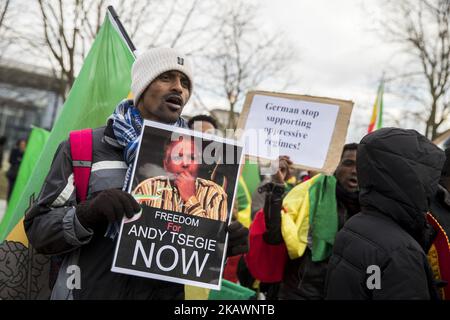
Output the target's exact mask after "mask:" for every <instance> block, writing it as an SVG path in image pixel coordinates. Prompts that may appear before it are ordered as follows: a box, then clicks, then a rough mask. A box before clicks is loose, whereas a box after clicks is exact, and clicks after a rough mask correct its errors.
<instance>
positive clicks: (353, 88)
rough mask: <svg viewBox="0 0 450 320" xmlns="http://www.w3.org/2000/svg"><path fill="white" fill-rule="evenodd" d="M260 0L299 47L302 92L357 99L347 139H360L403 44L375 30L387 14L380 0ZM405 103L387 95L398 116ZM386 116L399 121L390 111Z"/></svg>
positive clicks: (266, 13) (267, 13)
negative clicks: (384, 74) (381, 84)
mask: <svg viewBox="0 0 450 320" xmlns="http://www.w3.org/2000/svg"><path fill="white" fill-rule="evenodd" d="M260 2H261V6H262V9H263V11H262V12H263V16H264V17H266V18H267V20H266V21H267V22H268V23H270V25H272V26H273V28H279V29H280V30H281V31H282V32H284V33H286V35H287V37H288V38H289V40H290V41H292V42H293V43H295V44H296V46H297V47H298V50H299V53H300V54H299V58H298V62H297V65H296V66H295V70H298V74H299V81H298V84H297V86H296V87H297V88H296V89H297V90H298V93H304V94H310V95H317V96H326V97H331V98H340V99H346V100H352V101H354V102H355V106H354V109H353V113H352V119H351V123H350V128H349V134H348V138H347V140H349V141H359V140H360V139H361V138H362V137H363V136H364V134H365V133H366V128H367V125H368V123H369V121H370V116H371V112H372V110H371V109H372V105H373V103H374V100H375V96H376V91H377V86H378V81H379V79H380V78H381V76H382V72H383V70H385V71H388V68H389V64H390V62H391V60H392V58H393V57H394V56H395V52H396V50H397V49H398V48H394V47H393V46H390V45H386V43H383V41H382V39H381V37H380V35H379V33H377V32H375V28H374V25H375V21H376V20H377V19H378V18H379V17H380V15H381V14H382V11H381V10H380V7H379V3H380V1H376V0H364V1H363V0H340V1H333V0H315V1H312V0H309V1H295V0H278V1H271V0H263V1H260ZM292 89H294V88H292ZM387 89H389V88H387ZM399 103H401V101H399V99H398V97H396V96H393V95H391V94H389V93H386V94H385V96H384V105H385V109H389V108H391V110H389V111H388V112H391V113H392V114H395V115H398V113H399V112H400V111H396V110H395V109H398V104H399ZM385 118H386V119H385V120H386V121H385V122H386V123H387V124H391V125H392V124H393V123H392V122H391V121H390V119H389V116H387V115H386V117H385Z"/></svg>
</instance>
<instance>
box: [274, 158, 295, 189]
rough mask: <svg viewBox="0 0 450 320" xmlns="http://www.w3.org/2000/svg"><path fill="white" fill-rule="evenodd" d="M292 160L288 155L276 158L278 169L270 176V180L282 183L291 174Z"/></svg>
mask: <svg viewBox="0 0 450 320" xmlns="http://www.w3.org/2000/svg"><path fill="white" fill-rule="evenodd" d="M292 164H293V163H292V161H291V159H290V158H289V157H288V156H280V157H279V158H278V170H277V172H276V173H275V174H274V175H273V176H272V182H275V183H280V184H283V183H284V182H285V181H286V180H287V179H289V178H290V176H291V166H292Z"/></svg>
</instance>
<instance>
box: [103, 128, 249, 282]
mask: <svg viewBox="0 0 450 320" xmlns="http://www.w3.org/2000/svg"><path fill="white" fill-rule="evenodd" d="M241 160H242V147H240V146H239V145H237V144H236V142H235V141H233V140H227V139H224V138H221V137H217V136H212V135H208V134H202V133H201V132H195V131H191V130H187V129H182V128H177V127H174V126H169V125H164V124H160V123H156V122H152V121H148V120H145V121H144V126H143V129H142V133H141V141H140V145H139V147H138V150H137V154H136V160H135V163H134V167H133V172H132V176H131V179H132V180H131V183H130V185H129V189H128V192H130V193H131V194H132V195H133V196H134V198H135V199H136V200H137V201H138V202H139V203H140V205H141V207H142V210H141V212H140V213H138V214H136V215H135V216H134V217H133V218H131V219H127V218H124V219H123V221H122V224H121V228H120V234H119V239H118V242H117V246H116V251H115V254H114V261H113V266H112V269H111V270H112V271H113V272H119V273H125V274H130V275H135V276H141V277H147V278H153V279H160V280H165V281H171V282H176V283H182V284H190V285H195V286H200V287H205V288H210V289H220V283H221V278H222V273H223V267H224V262H225V253H226V250H225V249H226V243H227V238H228V234H227V232H226V228H227V225H228V224H229V222H230V221H231V216H232V206H233V202H234V196H235V193H236V187H237V181H238V173H239V170H240V163H241Z"/></svg>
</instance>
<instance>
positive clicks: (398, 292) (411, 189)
mask: <svg viewBox="0 0 450 320" xmlns="http://www.w3.org/2000/svg"><path fill="white" fill-rule="evenodd" d="M443 162H444V153H443V152H442V151H441V150H440V149H438V148H437V147H436V146H435V145H433V144H432V143H431V142H430V141H428V140H427V139H426V138H425V137H423V136H422V135H420V134H419V133H417V132H416V131H414V130H401V129H395V128H384V129H380V130H377V131H376V132H374V133H372V134H369V135H367V136H366V137H364V138H363V139H362V140H361V143H360V145H359V147H358V154H357V171H358V182H359V186H360V196H359V200H360V205H361V213H359V214H357V215H355V216H354V217H352V218H351V219H350V220H349V221H347V223H346V224H345V225H344V228H343V229H342V230H341V231H339V232H338V235H337V237H336V241H335V244H334V247H333V255H332V257H331V258H330V263H329V269H328V274H327V280H326V287H327V289H326V290H327V292H326V297H327V299H383V300H384V299H431V298H436V297H437V296H436V291H435V288H434V284H433V280H432V274H431V270H430V267H429V265H428V261H427V256H426V254H425V253H426V252H427V251H428V249H429V247H430V246H431V243H432V240H433V237H434V235H435V232H434V230H433V229H432V228H431V226H430V225H429V224H428V223H427V222H426V218H425V213H426V212H427V211H428V209H429V201H430V199H431V198H432V197H433V195H434V194H435V192H436V189H437V185H438V181H439V176H440V169H441V168H442V164H443ZM371 266H375V268H379V271H380V272H379V273H378V274H379V275H380V277H379V279H380V282H379V284H380V285H381V288H379V289H374V288H373V287H371V286H370V285H369V286H368V283H367V282H369V284H376V281H373V279H374V278H373V276H374V275H376V274H377V272H376V271H373V269H371ZM375 279H376V278H375ZM369 287H370V288H372V289H370V288H369Z"/></svg>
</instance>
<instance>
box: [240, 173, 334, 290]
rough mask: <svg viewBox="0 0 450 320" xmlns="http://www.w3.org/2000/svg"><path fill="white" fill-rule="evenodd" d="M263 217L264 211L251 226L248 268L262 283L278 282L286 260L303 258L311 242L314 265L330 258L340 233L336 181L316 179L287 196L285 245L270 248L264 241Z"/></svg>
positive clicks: (283, 220)
mask: <svg viewBox="0 0 450 320" xmlns="http://www.w3.org/2000/svg"><path fill="white" fill-rule="evenodd" d="M261 214H264V212H263V211H262V210H261V211H260V212H258V213H257V215H256V217H255V221H253V223H252V225H251V226H250V240H249V243H250V251H249V253H248V254H247V255H246V262H247V266H248V268H249V271H250V273H251V274H252V275H253V276H254V277H256V278H258V279H259V280H261V281H264V282H279V281H281V279H282V278H283V271H284V265H285V264H286V262H287V260H288V258H287V256H289V258H290V259H291V260H293V259H297V258H299V257H301V256H303V254H304V252H305V250H306V247H307V246H308V244H309V241H310V240H312V243H311V244H312V250H311V253H312V261H323V260H325V259H326V258H328V257H329V256H331V253H332V249H333V244H334V239H335V237H336V233H337V231H338V212H337V202H336V178H335V177H334V176H326V175H323V174H319V175H316V176H314V177H313V178H311V179H309V180H307V181H305V182H302V183H301V184H299V185H297V186H296V187H294V188H293V189H292V190H291V191H290V192H289V193H288V194H287V195H286V197H285V198H284V199H283V206H282V210H281V233H282V235H283V240H284V244H280V245H269V244H267V243H266V242H265V241H264V239H263V234H264V232H265V228H266V227H265V222H264V218H263V217H262V216H261ZM309 235H310V236H311V237H312V239H310V238H309ZM286 250H287V255H286ZM274 261H276V262H274ZM269 262H270V263H269ZM271 263H272V265H271ZM273 263H276V265H273Z"/></svg>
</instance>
